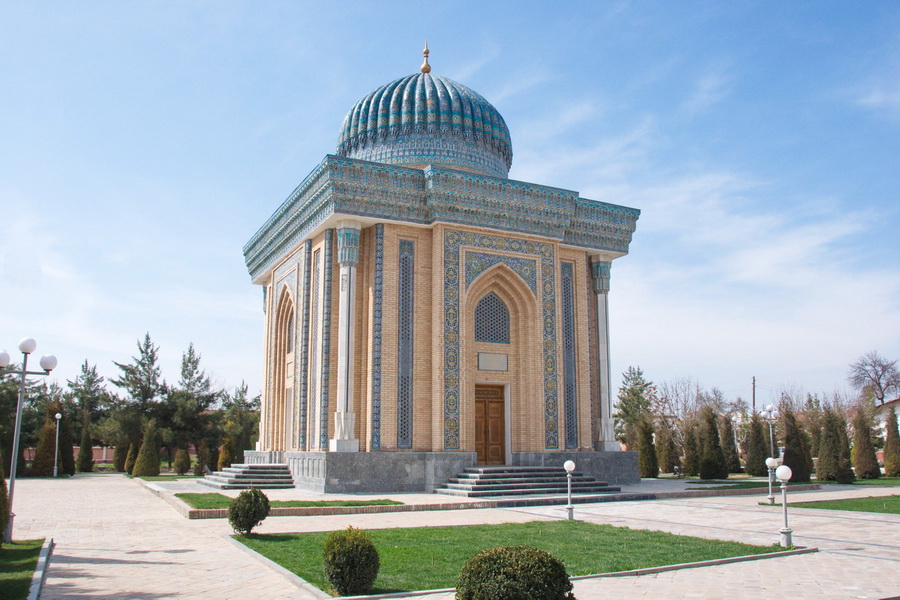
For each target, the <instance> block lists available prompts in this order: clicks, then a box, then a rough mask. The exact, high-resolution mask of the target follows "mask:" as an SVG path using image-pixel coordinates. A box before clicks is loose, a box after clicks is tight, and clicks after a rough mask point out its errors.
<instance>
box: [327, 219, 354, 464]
mask: <svg viewBox="0 0 900 600" xmlns="http://www.w3.org/2000/svg"><path fill="white" fill-rule="evenodd" d="M360 228H361V226H360V224H359V223H357V222H356V221H341V222H340V223H338V227H337V240H338V264H339V265H340V294H339V296H338V365H337V410H336V411H335V413H334V438H333V439H331V440H329V441H328V449H329V450H330V451H331V452H359V440H358V439H356V438H355V437H354V433H353V430H354V424H355V421H356V414H355V413H354V412H353V349H354V343H353V340H354V338H355V337H356V323H355V319H356V265H357V264H358V263H359V231H360Z"/></svg>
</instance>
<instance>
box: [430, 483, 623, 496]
mask: <svg viewBox="0 0 900 600" xmlns="http://www.w3.org/2000/svg"><path fill="white" fill-rule="evenodd" d="M436 491H438V492H439V493H441V494H447V495H449V496H465V497H467V498H489V497H495V496H548V495H552V496H557V495H560V494H562V495H565V494H566V490H560V489H559V488H537V487H536V488H517V489H507V490H481V489H475V490H458V489H453V488H441V489H440V490H436ZM619 491H621V488H618V487H615V486H597V487H591V488H584V489H580V490H578V493H579V494H613V493H616V492H619ZM572 493H573V494H574V493H575V490H574V489H573V490H572Z"/></svg>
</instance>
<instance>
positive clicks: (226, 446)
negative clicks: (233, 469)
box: [217, 437, 234, 471]
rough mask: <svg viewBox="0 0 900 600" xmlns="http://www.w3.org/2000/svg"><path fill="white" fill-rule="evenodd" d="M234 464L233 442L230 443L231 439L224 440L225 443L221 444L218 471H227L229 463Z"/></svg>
mask: <svg viewBox="0 0 900 600" xmlns="http://www.w3.org/2000/svg"><path fill="white" fill-rule="evenodd" d="M233 462H234V442H232V441H231V438H228V437H227V438H225V441H224V442H223V443H222V452H221V453H219V464H218V465H217V466H218V468H219V469H218V470H219V471H221V470H222V469H227V468H228V467H230V466H231V463H233Z"/></svg>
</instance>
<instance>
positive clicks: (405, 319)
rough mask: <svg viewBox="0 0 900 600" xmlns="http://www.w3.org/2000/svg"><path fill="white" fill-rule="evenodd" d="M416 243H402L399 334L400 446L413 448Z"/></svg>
mask: <svg viewBox="0 0 900 600" xmlns="http://www.w3.org/2000/svg"><path fill="white" fill-rule="evenodd" d="M414 272H415V244H414V242H412V241H409V240H400V273H399V279H400V281H399V284H400V285H399V288H398V291H397V295H398V305H399V312H398V317H399V319H398V325H397V326H398V332H397V361H398V368H397V447H398V448H404V449H408V448H412V429H413V423H412V420H413V419H412V414H413V406H412V395H413V315H414V308H415V307H414V303H413V299H414V295H415V294H414V293H415V288H414V283H415V282H414V277H413V274H414Z"/></svg>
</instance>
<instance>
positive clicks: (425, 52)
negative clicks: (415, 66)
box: [421, 38, 431, 73]
mask: <svg viewBox="0 0 900 600" xmlns="http://www.w3.org/2000/svg"><path fill="white" fill-rule="evenodd" d="M422 54H423V55H424V56H425V62H423V63H422V67H421V69H422V72H423V73H431V65H429V64H428V54H429V52H428V38H425V49H424V50H423V51H422Z"/></svg>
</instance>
